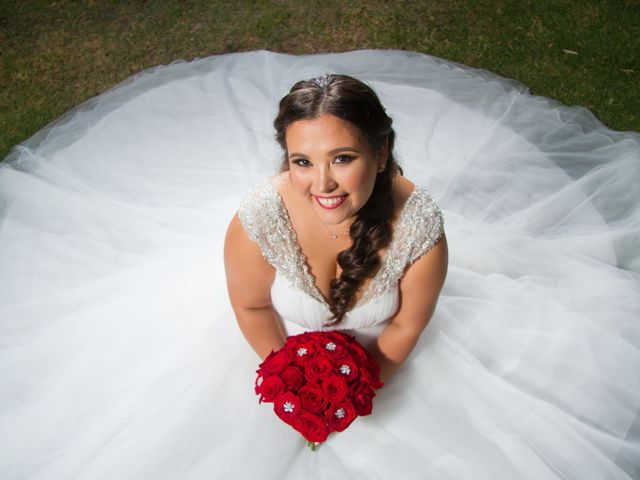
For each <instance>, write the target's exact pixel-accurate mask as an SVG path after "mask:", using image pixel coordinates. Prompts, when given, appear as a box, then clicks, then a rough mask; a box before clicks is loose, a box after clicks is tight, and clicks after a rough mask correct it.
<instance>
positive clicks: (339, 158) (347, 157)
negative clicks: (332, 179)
mask: <svg viewBox="0 0 640 480" xmlns="http://www.w3.org/2000/svg"><path fill="white" fill-rule="evenodd" d="M354 158H355V157H354V156H353V155H338V156H337V157H336V158H335V163H349V162H351V161H353V159H354Z"/></svg>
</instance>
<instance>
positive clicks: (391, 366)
mask: <svg viewBox="0 0 640 480" xmlns="http://www.w3.org/2000/svg"><path fill="white" fill-rule="evenodd" d="M447 264H448V250H447V241H446V238H445V236H444V234H443V235H442V238H441V239H440V241H439V242H438V244H437V245H436V246H434V247H433V248H432V249H431V250H430V251H429V252H428V253H427V254H425V255H423V256H422V257H420V258H419V259H418V260H417V261H416V262H415V263H413V264H412V265H411V266H410V267H409V268H408V269H407V271H406V273H405V275H404V277H403V278H402V280H401V281H400V298H401V304H400V310H399V311H398V312H397V313H396V315H395V316H394V317H393V318H392V319H391V321H390V322H389V324H388V325H387V326H386V327H385V328H384V330H382V332H381V333H380V336H379V337H378V340H377V342H376V345H375V351H374V352H373V353H374V356H375V357H376V359H377V360H378V362H379V363H380V368H381V379H382V381H383V382H384V381H386V380H388V379H389V377H390V376H391V375H392V374H393V372H395V371H396V370H397V369H398V367H399V366H400V365H402V363H403V362H404V361H405V360H406V359H407V357H408V356H409V354H410V353H411V350H413V347H414V346H415V345H416V342H417V341H418V338H419V337H420V334H421V333H422V331H423V330H424V328H425V327H426V326H427V324H428V323H429V320H431V316H432V315H433V311H434V310H435V307H436V303H437V302H438V296H439V295H440V291H441V290H442V286H443V284H444V279H445V277H446V276H447Z"/></svg>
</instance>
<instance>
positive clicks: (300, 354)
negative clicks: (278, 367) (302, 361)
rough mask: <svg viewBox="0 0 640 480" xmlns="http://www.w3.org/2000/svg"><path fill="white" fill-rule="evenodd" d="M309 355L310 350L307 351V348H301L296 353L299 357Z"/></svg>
mask: <svg viewBox="0 0 640 480" xmlns="http://www.w3.org/2000/svg"><path fill="white" fill-rule="evenodd" d="M307 353H309V350H307V349H306V348H304V347H300V348H299V349H298V351H297V352H296V354H297V355H298V356H299V357H304V356H305V355H306V354H307Z"/></svg>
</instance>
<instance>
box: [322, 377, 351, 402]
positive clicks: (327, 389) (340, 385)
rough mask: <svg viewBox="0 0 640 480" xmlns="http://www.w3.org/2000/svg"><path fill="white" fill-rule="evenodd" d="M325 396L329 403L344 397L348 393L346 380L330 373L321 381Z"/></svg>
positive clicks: (339, 400)
mask: <svg viewBox="0 0 640 480" xmlns="http://www.w3.org/2000/svg"><path fill="white" fill-rule="evenodd" d="M322 389H323V391H324V396H325V398H326V399H327V400H328V401H329V403H338V402H341V401H342V400H344V399H345V397H346V396H347V394H348V393H349V387H348V386H347V381H346V380H345V379H344V378H342V377H339V376H338V375H330V376H329V377H327V378H326V379H325V380H324V381H323V382H322Z"/></svg>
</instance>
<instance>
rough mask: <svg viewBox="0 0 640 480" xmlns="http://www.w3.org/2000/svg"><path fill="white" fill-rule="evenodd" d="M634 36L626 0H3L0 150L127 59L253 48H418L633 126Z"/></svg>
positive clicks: (638, 98) (107, 83) (638, 68)
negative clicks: (488, 71) (517, 82)
mask: <svg viewBox="0 0 640 480" xmlns="http://www.w3.org/2000/svg"><path fill="white" fill-rule="evenodd" d="M639 39H640V1H630V0H610V1H603V0H558V1H553V0H536V1H530V0H520V1H499V0H493V1H489V0H476V1H471V0H470V1H451V0H449V1H447V0H433V1H396V2H393V1H381V0H370V1H366V2H364V1H362V2H359V1H351V2H346V1H337V0H326V1H321V0H306V1H294V0H279V1H262V2H261V1H247V0H238V1H208V2H207V1H197V0H192V1H168V0H149V1H135V0H131V1H116V0H102V1H100V0H82V1H79V0H75V1H74V0H58V1H49V2H47V1H37V0H21V1H8V0H4V1H3V2H2V4H0V112H1V116H0V158H3V157H4V156H5V154H6V153H7V152H8V150H9V149H10V148H11V146H13V145H15V144H17V143H19V142H21V141H23V140H25V139H26V138H28V137H29V136H30V135H31V134H33V133H34V132H36V131H37V130H39V129H40V128H42V127H43V126H45V125H46V124H47V123H49V122H51V121H52V120H54V119H55V118H56V117H58V116H59V115H61V114H62V113H63V112H65V111H66V110H68V109H69V108H71V107H73V106H74V105H77V104H79V103H81V102H83V101H85V100H87V99H89V98H91V97H93V96H95V95H97V94H99V93H101V92H104V91H105V90H107V89H109V88H110V87H111V86H113V85H115V84H117V83H118V82H120V81H122V80H124V79H125V78H127V77H128V76H130V75H131V74H133V73H135V72H138V71H140V70H143V69H145V68H149V67H152V66H154V65H158V64H166V63H170V62H171V61H173V60H176V59H185V60H191V59H194V58H197V57H204V56H208V55H213V54H219V53H226V52H234V51H245V50H256V49H268V50H273V51H279V52H288V53H297V54H301V53H315V52H329V51H331V52H338V51H345V50H353V49H361V48H384V49H403V50H413V51H418V52H424V53H428V54H431V55H436V56H440V57H444V58H447V59H450V60H454V61H456V62H460V63H463V64H466V65H470V66H473V67H477V68H484V69H487V70H491V71H494V72H496V73H498V74H500V75H503V76H506V77H511V78H515V79H517V80H519V81H520V82H522V83H524V84H526V85H528V86H529V88H530V89H531V91H532V92H533V93H535V94H537V95H543V96H547V97H551V98H554V99H556V100H558V101H560V102H562V103H565V104H569V105H583V106H586V107H587V108H589V109H590V110H591V111H593V112H594V113H595V114H596V116H597V117H599V118H600V120H601V121H602V122H603V123H605V124H607V125H608V126H610V127H611V128H613V129H616V130H640V40H639ZM292 80H294V79H292Z"/></svg>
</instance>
